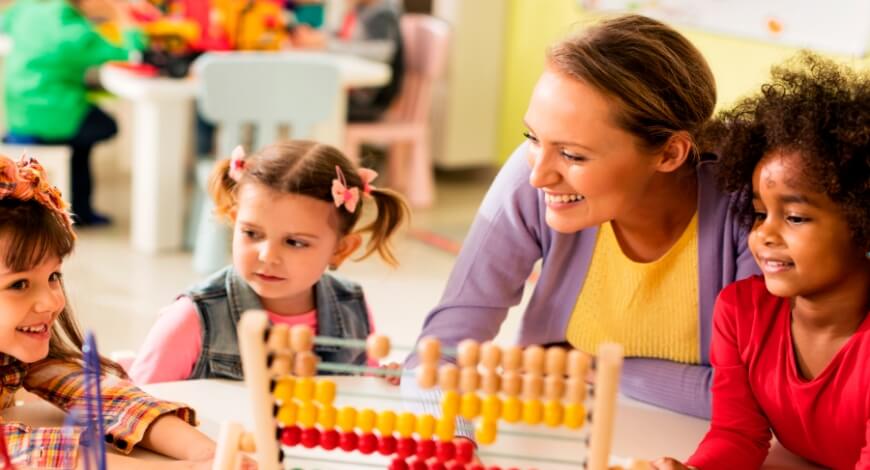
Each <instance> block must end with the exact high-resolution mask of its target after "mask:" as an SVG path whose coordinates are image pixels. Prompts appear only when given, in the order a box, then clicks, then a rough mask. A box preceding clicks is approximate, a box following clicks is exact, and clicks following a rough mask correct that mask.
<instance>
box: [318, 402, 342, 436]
mask: <svg viewBox="0 0 870 470" xmlns="http://www.w3.org/2000/svg"><path fill="white" fill-rule="evenodd" d="M337 415H338V410H336V409H335V407H334V406H332V405H323V406H321V407H320V409H319V410H317V424H319V425H320V427H321V428H323V430H324V431H329V430H330V429H334V428H335V422H336V416H337Z"/></svg>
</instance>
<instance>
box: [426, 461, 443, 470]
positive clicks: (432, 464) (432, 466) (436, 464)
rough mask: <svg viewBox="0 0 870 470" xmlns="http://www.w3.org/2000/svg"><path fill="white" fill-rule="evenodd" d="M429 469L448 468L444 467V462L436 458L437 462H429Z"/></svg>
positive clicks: (441, 469)
mask: <svg viewBox="0 0 870 470" xmlns="http://www.w3.org/2000/svg"><path fill="white" fill-rule="evenodd" d="M429 470H447V469H446V468H444V464H443V463H441V462H438V461H437V460H436V461H435V462H429Z"/></svg>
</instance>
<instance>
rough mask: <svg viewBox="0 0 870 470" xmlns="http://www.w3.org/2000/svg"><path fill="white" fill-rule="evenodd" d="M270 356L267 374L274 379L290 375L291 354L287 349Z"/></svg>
mask: <svg viewBox="0 0 870 470" xmlns="http://www.w3.org/2000/svg"><path fill="white" fill-rule="evenodd" d="M272 354H273V356H272V365H271V366H270V367H269V372H271V374H272V375H273V376H276V377H286V376H288V375H290V373H291V372H292V369H293V367H292V366H293V353H292V352H290V350H289V349H284V350H282V351H281V352H275V353H272Z"/></svg>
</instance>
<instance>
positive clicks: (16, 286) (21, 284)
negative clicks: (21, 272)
mask: <svg viewBox="0 0 870 470" xmlns="http://www.w3.org/2000/svg"><path fill="white" fill-rule="evenodd" d="M28 287H30V281H28V280H27V279H21V280H18V281H15V282H13V283H12V284H10V285H9V289H12V290H25V289H27V288H28Z"/></svg>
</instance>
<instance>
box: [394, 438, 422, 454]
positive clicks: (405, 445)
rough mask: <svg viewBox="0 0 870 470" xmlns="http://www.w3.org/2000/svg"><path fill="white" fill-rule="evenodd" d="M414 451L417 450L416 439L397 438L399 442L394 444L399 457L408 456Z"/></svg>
mask: <svg viewBox="0 0 870 470" xmlns="http://www.w3.org/2000/svg"><path fill="white" fill-rule="evenodd" d="M415 452H417V441H415V440H414V439H413V438H411V437H403V438H401V439H399V443H398V444H397V445H396V453H397V454H399V457H402V458H408V457H410V456H412V455H414V453H415Z"/></svg>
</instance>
